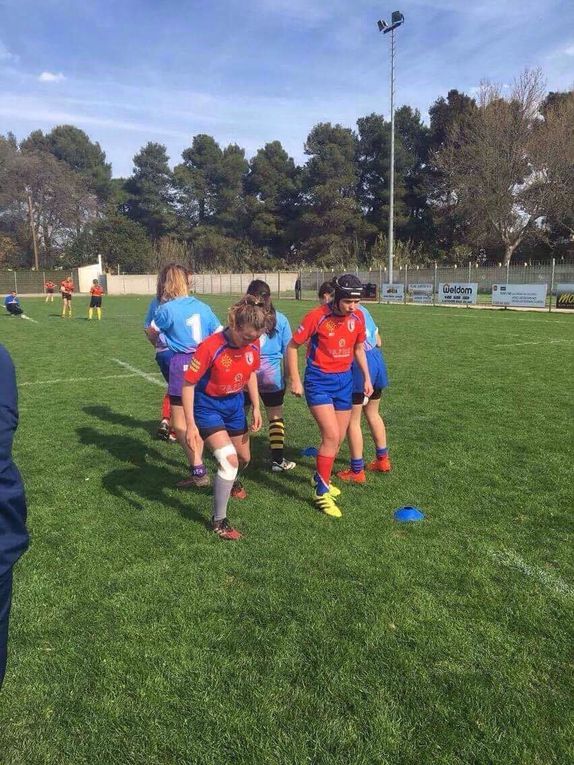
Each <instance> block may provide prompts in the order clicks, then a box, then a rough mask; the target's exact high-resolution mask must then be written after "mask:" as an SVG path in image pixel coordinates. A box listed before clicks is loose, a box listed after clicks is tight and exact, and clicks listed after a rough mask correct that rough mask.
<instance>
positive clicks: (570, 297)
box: [556, 284, 574, 310]
mask: <svg viewBox="0 0 574 765" xmlns="http://www.w3.org/2000/svg"><path fill="white" fill-rule="evenodd" d="M556 308H570V309H571V310H574V284H557V285H556Z"/></svg>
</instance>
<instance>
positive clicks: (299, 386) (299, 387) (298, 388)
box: [291, 380, 303, 396]
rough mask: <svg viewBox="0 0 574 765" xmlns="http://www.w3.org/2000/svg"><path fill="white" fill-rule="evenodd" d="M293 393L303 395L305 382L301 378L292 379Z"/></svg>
mask: <svg viewBox="0 0 574 765" xmlns="http://www.w3.org/2000/svg"><path fill="white" fill-rule="evenodd" d="M291 393H292V394H293V395H294V396H302V395H303V383H302V382H301V380H291Z"/></svg>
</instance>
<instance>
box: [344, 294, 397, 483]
mask: <svg viewBox="0 0 574 765" xmlns="http://www.w3.org/2000/svg"><path fill="white" fill-rule="evenodd" d="M359 310H360V311H361V313H362V314H363V316H364V317H365V328H366V339H365V353H366V356H367V364H368V367H369V373H370V375H371V382H372V384H373V393H372V395H371V396H370V397H369V399H368V401H367V403H365V401H364V399H365V394H364V392H363V383H364V381H363V375H362V372H361V370H360V369H359V367H358V365H357V364H356V363H355V362H354V363H353V366H352V373H353V411H352V414H351V422H350V423H349V429H348V431H347V440H348V442H349V451H350V453H351V464H350V467H349V469H348V470H341V471H340V472H339V473H337V476H338V478H341V479H342V480H343V481H347V482H353V483H365V481H366V476H365V463H364V461H363V431H362V430H361V414H362V413H363V412H364V413H365V419H366V420H367V424H368V426H369V430H370V431H371V435H372V437H373V441H374V442H375V449H376V458H375V459H374V460H373V461H372V462H370V463H369V464H368V465H367V470H372V471H375V472H380V473H388V472H389V470H390V469H391V463H390V460H389V454H388V449H387V432H386V429H385V423H384V421H383V418H382V417H381V414H380V412H379V403H380V400H381V391H382V390H383V388H386V387H387V385H388V384H389V383H388V378H387V367H386V364H385V360H384V358H383V355H382V351H381V336H380V334H379V329H378V327H377V325H376V324H375V322H374V320H373V317H372V316H371V314H370V313H369V311H368V310H367V309H366V308H365V306H363V305H361V306H359Z"/></svg>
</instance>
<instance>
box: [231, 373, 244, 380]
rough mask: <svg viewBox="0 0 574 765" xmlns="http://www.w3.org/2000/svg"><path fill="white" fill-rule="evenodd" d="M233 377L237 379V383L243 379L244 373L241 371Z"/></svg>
mask: <svg viewBox="0 0 574 765" xmlns="http://www.w3.org/2000/svg"><path fill="white" fill-rule="evenodd" d="M233 379H234V380H235V382H236V383H240V382H241V381H242V380H243V375H242V374H241V372H239V373H238V374H236V375H235V377H234V378H233Z"/></svg>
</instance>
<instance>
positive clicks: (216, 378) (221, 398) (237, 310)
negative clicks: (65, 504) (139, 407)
mask: <svg viewBox="0 0 574 765" xmlns="http://www.w3.org/2000/svg"><path fill="white" fill-rule="evenodd" d="M255 303H256V299H255V298H253V297H252V296H251V295H247V296H246V297H244V298H243V299H242V300H240V301H239V302H238V303H236V304H235V305H234V306H232V307H231V308H230V309H229V314H228V326H227V327H225V329H224V330H223V332H216V333H215V334H213V335H210V336H209V337H208V338H207V339H206V340H204V341H203V342H202V343H200V344H199V346H198V347H197V350H196V351H195V354H194V356H193V358H192V359H191V361H190V364H189V368H188V369H187V371H186V372H185V375H184V383H183V389H182V392H181V400H182V403H183V411H184V413H185V420H186V424H187V432H186V439H187V443H188V446H189V448H190V449H192V450H193V449H195V448H196V444H197V441H198V440H199V439H203V441H204V443H205V445H206V446H207V447H208V448H209V449H211V451H212V452H213V456H214V457H215V459H216V461H217V463H218V471H217V475H216V477H215V481H214V483H213V514H212V517H211V528H212V529H213V531H215V533H216V534H218V535H219V536H220V537H221V538H222V539H229V540H237V539H241V534H240V533H239V532H238V531H237V530H236V529H234V528H232V527H231V526H230V525H229V521H228V520H227V504H228V502H229V497H230V496H231V491H232V489H233V486H234V484H235V482H236V478H237V473H238V470H239V468H240V467H241V468H245V467H246V466H247V465H248V463H249V460H250V451H249V429H248V427H247V419H246V416H245V409H244V406H243V404H244V396H243V390H244V388H245V387H246V386H247V390H248V393H249V397H250V399H251V404H252V406H253V413H252V424H251V430H252V431H253V432H256V431H258V430H260V429H261V424H262V420H261V410H260V407H259V394H258V392H257V377H256V375H255V372H256V371H257V369H258V368H259V360H260V344H259V338H260V337H261V335H262V334H263V332H264V331H265V327H266V324H267V312H266V311H265V309H264V308H263V307H261V306H259V305H256V304H255ZM242 496H243V497H245V496H247V495H246V494H245V493H243V495H242Z"/></svg>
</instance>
